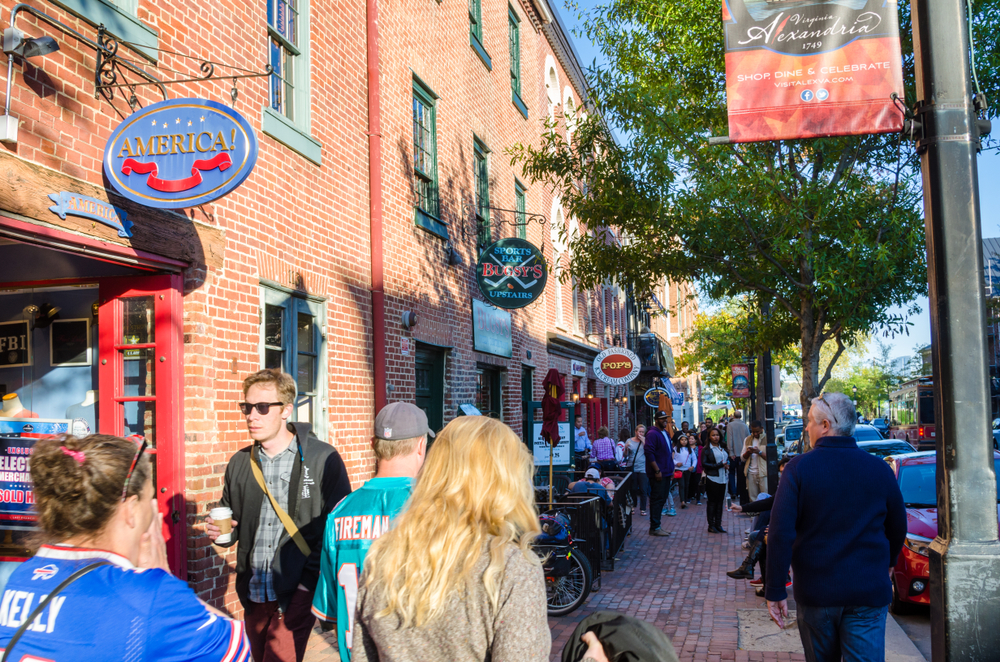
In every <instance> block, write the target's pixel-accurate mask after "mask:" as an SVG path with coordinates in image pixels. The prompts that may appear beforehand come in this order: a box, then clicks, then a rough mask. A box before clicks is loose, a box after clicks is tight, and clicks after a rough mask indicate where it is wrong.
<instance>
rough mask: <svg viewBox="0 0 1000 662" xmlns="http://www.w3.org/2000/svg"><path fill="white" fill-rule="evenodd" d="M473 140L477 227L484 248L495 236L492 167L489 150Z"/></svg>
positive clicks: (480, 243)
mask: <svg viewBox="0 0 1000 662" xmlns="http://www.w3.org/2000/svg"><path fill="white" fill-rule="evenodd" d="M473 142H474V146H473V151H474V152H475V159H476V161H475V172H474V173H473V175H474V177H475V184H476V227H478V228H479V248H480V249H482V248H486V247H487V246H488V245H489V244H490V243H491V241H492V236H493V233H492V232H491V231H490V168H489V159H488V158H487V154H488V153H489V150H488V149H487V148H486V145H485V144H484V143H483V142H482V141H480V140H479V139H478V138H476V139H475V140H474V141H473Z"/></svg>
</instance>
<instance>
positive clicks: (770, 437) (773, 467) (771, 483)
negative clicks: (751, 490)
mask: <svg viewBox="0 0 1000 662" xmlns="http://www.w3.org/2000/svg"><path fill="white" fill-rule="evenodd" d="M760 362H761V367H762V369H761V373H763V374H761V380H762V383H761V387H762V388H761V389H760V390H761V391H763V392H764V432H765V433H766V434H767V493H768V494H774V492H775V490H777V489H778V445H777V444H776V443H775V438H774V375H773V374H771V373H772V372H773V370H772V369H771V350H766V351H765V352H764V353H763V356H761V361H760Z"/></svg>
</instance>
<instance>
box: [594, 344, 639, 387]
mask: <svg viewBox="0 0 1000 662" xmlns="http://www.w3.org/2000/svg"><path fill="white" fill-rule="evenodd" d="M641 367H642V364H641V363H640V362H639V357H638V356H636V355H635V353H634V352H630V351H629V350H627V349H625V348H624V347H612V348H610V349H606V350H604V351H603V352H601V353H600V354H598V355H597V356H596V357H595V358H594V374H595V375H597V378H598V379H600V380H601V381H602V382H604V383H605V384H611V385H612V386H622V385H624V384H628V383H629V382H631V381H632V380H634V379H635V378H636V377H638V376H639V369H640V368H641Z"/></svg>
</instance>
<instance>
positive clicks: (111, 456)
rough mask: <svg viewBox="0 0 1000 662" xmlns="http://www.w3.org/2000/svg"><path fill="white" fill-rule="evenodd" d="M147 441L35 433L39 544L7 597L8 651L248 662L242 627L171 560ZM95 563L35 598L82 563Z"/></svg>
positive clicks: (59, 658)
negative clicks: (198, 592) (175, 570)
mask: <svg viewBox="0 0 1000 662" xmlns="http://www.w3.org/2000/svg"><path fill="white" fill-rule="evenodd" d="M145 449H146V443H145V442H142V444H141V445H138V444H136V443H135V442H133V441H130V440H128V439H122V438H120V437H112V436H108V435H92V436H89V437H84V438H75V437H69V436H66V437H59V438H50V439H41V440H39V441H38V442H37V443H36V444H35V447H34V451H33V453H32V456H31V479H32V481H33V483H34V493H35V494H34V496H35V511H36V513H37V515H38V525H39V528H40V529H41V533H42V538H43V539H44V540H45V541H46V542H45V544H42V545H41V546H40V547H39V549H38V551H37V553H36V554H35V556H34V557H33V558H31V559H29V560H28V561H26V562H25V563H23V564H22V565H21V566H20V567H19V568H18V569H17V570H15V571H14V573H13V574H12V575H11V577H10V580H9V581H8V583H7V586H6V588H5V590H4V594H3V597H2V599H0V649H6V648H7V647H8V646H9V645H10V641H11V638H12V637H13V636H14V635H15V633H17V632H18V631H19V629H21V626H22V625H23V624H24V623H25V622H28V621H30V622H31V624H30V625H29V626H27V628H26V629H23V631H21V635H20V637H19V638H18V639H17V640H16V641H15V642H14V644H13V648H12V649H11V651H10V654H9V655H8V658H9V659H11V660H21V659H26V658H27V659H44V660H52V661H53V662H68V661H70V660H88V661H89V662H98V661H105V660H107V661H108V662H111V661H115V662H118V661H120V660H134V661H136V662H138V661H140V660H149V661H152V660H156V661H157V662H245V661H247V660H249V659H250V647H249V645H248V643H247V640H246V635H245V634H244V632H243V624H242V623H240V622H238V621H232V620H230V619H229V618H227V617H226V616H225V615H224V614H222V613H221V612H219V611H217V610H215V609H212V608H211V607H208V606H207V605H206V604H204V603H203V602H201V601H200V600H199V599H198V598H197V597H196V596H195V594H194V592H193V591H192V590H191V589H190V588H188V586H187V584H186V583H184V582H182V581H181V580H179V579H177V578H176V577H173V576H172V575H171V574H170V572H169V569H168V568H167V562H166V547H165V545H164V542H163V537H162V534H161V530H162V516H161V515H160V514H159V513H158V512H157V508H156V500H155V498H154V490H153V482H152V467H151V464H150V460H149V457H148V456H147V455H146V454H145ZM92 565H96V567H95V568H93V569H92V570H91V571H89V572H87V573H86V574H83V575H81V576H79V577H78V578H77V579H76V580H74V581H73V582H72V583H70V584H69V585H67V586H66V587H65V588H63V589H62V590H60V591H58V593H56V594H55V596H54V597H53V598H52V599H51V601H50V602H49V603H48V604H47V605H46V606H45V608H44V609H43V610H42V611H41V612H40V613H39V614H38V615H37V616H36V617H34V618H33V619H32V618H31V616H32V614H33V613H34V611H35V610H36V607H38V606H39V604H40V603H41V602H42V601H43V600H45V599H46V596H48V595H50V594H51V593H52V592H53V590H54V589H55V588H56V587H57V586H59V585H60V584H61V583H62V582H63V581H64V580H66V579H67V578H68V577H70V576H71V575H73V574H74V573H76V572H77V571H78V570H80V569H82V568H85V567H88V566H92Z"/></svg>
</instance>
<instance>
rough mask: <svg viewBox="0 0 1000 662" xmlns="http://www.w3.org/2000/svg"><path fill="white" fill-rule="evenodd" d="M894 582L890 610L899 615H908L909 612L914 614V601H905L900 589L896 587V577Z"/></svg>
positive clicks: (892, 580)
mask: <svg viewBox="0 0 1000 662" xmlns="http://www.w3.org/2000/svg"><path fill="white" fill-rule="evenodd" d="M889 581H891V582H892V604H890V605H889V611H891V612H892V613H894V614H896V615H898V616H906V615H907V614H912V613H913V612H914V610H915V607H914V605H913V603H911V602H906V601H904V600H903V599H902V598H901V597H900V595H899V589H898V588H897V587H896V578H895V577H893V578H892V579H891V580H889Z"/></svg>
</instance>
